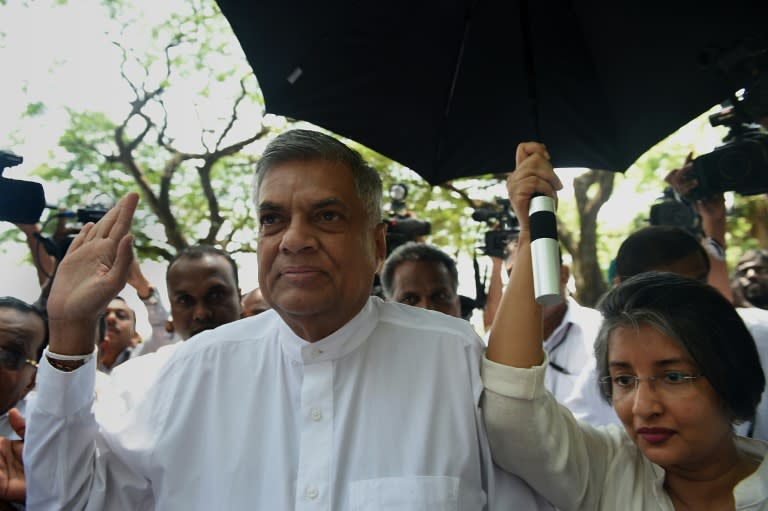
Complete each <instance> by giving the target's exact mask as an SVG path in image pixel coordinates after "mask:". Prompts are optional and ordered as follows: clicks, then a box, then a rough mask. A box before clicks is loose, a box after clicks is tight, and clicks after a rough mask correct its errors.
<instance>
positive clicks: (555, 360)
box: [484, 238, 601, 403]
mask: <svg viewBox="0 0 768 511" xmlns="http://www.w3.org/2000/svg"><path fill="white" fill-rule="evenodd" d="M516 256H517V238H512V239H510V240H509V241H508V242H507V247H506V257H505V259H504V260H503V266H502V261H501V260H500V259H498V258H492V259H493V260H494V263H493V271H494V273H495V276H492V278H491V283H490V285H489V288H488V302H487V304H486V308H485V311H484V320H485V322H486V324H487V325H488V327H487V328H488V329H489V330H490V328H491V325H492V322H493V317H494V316H495V315H496V310H497V308H498V305H499V301H500V299H501V287H502V280H501V276H500V275H499V274H500V272H501V270H502V268H503V271H505V272H506V273H507V275H509V272H511V271H512V267H513V266H514V264H515V257H516ZM569 278H570V269H569V268H568V266H567V265H565V264H563V263H562V260H561V261H560V295H561V296H562V298H563V300H562V301H561V302H560V303H558V304H555V305H544V306H542V308H541V314H542V321H543V327H544V332H543V336H544V346H543V347H544V351H545V352H546V353H547V358H548V360H549V370H548V371H547V372H546V373H545V377H544V385H545V387H546V388H547V390H549V391H550V392H551V393H552V395H553V396H555V399H557V400H558V402H560V403H564V402H565V400H566V398H567V397H568V396H569V395H570V393H571V392H572V390H573V385H574V384H575V383H576V380H577V378H578V376H579V374H580V373H581V371H582V370H583V368H584V367H586V366H587V365H589V361H590V360H591V359H593V358H594V356H593V354H592V342H593V341H594V339H595V337H596V336H597V331H598V329H599V328H600V322H601V317H600V313H599V312H597V311H596V310H594V309H591V308H589V307H583V306H582V305H580V304H579V303H578V302H577V301H576V300H575V299H574V298H573V297H572V296H570V294H569V292H568V279H569Z"/></svg>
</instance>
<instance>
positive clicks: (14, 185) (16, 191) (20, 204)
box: [0, 151, 45, 224]
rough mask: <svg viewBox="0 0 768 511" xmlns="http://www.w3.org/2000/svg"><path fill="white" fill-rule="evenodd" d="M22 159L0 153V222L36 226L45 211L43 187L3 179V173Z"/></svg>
mask: <svg viewBox="0 0 768 511" xmlns="http://www.w3.org/2000/svg"><path fill="white" fill-rule="evenodd" d="M23 161H24V158H23V157H21V156H19V155H18V154H14V153H12V152H10V151H0V221H3V220H5V221H7V222H13V223H14V224H36V223H37V222H38V221H39V220H40V215H42V214H43V210H44V209H45V194H44V192H43V185H41V184H40V183H33V182H31V181H20V180H18V179H9V178H7V177H3V175H2V174H3V171H4V170H5V169H6V168H8V167H15V166H16V165H19V164H20V163H21V162H23Z"/></svg>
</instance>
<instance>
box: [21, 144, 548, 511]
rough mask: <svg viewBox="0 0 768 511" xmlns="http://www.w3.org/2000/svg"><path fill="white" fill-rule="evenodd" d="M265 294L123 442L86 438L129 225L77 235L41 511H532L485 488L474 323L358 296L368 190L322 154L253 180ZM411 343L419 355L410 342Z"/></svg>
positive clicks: (31, 456) (66, 288)
mask: <svg viewBox="0 0 768 511" xmlns="http://www.w3.org/2000/svg"><path fill="white" fill-rule="evenodd" d="M254 196H255V198H256V207H257V210H258V215H259V225H260V228H259V244H258V250H259V252H258V255H259V287H260V288H261V290H262V293H263V294H264V297H265V298H266V300H267V302H268V303H269V304H270V305H272V307H273V309H272V310H270V311H267V312H265V313H262V314H259V315H258V316H255V317H253V318H247V319H245V320H243V321H238V322H235V323H231V324H229V325H226V326H223V327H221V328H218V329H216V330H213V331H208V332H205V333H203V334H200V336H198V337H197V338H196V339H195V341H194V342H190V343H183V345H181V346H180V347H179V348H178V349H177V350H176V351H175V353H174V354H173V356H172V357H171V359H170V360H169V361H168V363H166V364H165V365H164V366H163V368H162V370H161V374H160V375H159V376H158V381H160V380H162V382H163V385H162V386H159V385H158V386H156V387H155V388H153V389H152V392H151V393H148V394H147V396H146V398H145V399H144V400H143V401H142V402H141V403H139V404H138V405H137V406H136V407H134V408H133V410H132V413H131V414H130V415H129V416H128V417H127V419H126V420H125V421H121V422H122V423H121V424H120V425H119V426H115V428H113V429H110V428H109V427H104V428H102V429H98V428H97V424H96V422H95V421H94V419H93V416H92V414H91V413H90V412H89V410H90V405H91V403H92V400H93V373H94V371H93V364H94V362H93V360H92V358H91V357H92V346H91V344H90V343H89V342H88V339H89V338H92V332H93V329H94V328H95V324H96V317H97V313H98V310H99V309H101V308H103V307H104V306H105V305H106V303H107V302H108V301H109V299H110V298H111V296H112V295H114V293H115V290H117V289H119V288H120V287H121V286H122V284H123V281H124V278H125V274H126V271H127V268H128V265H129V264H130V260H131V247H130V243H131V238H130V236H129V235H128V234H127V233H128V232H129V229H130V221H131V217H132V215H133V210H134V208H135V206H136V201H137V197H136V196H135V195H133V194H131V195H129V196H127V197H126V198H124V199H123V200H122V201H121V202H120V203H119V204H118V206H117V207H116V208H114V209H113V210H112V211H110V212H109V213H108V214H107V215H106V216H105V217H104V218H103V219H102V221H100V222H99V223H98V224H96V225H95V226H87V227H86V228H84V229H83V231H82V233H81V234H80V236H79V237H78V238H77V239H76V240H75V241H74V242H73V243H72V247H71V248H70V252H69V254H68V255H67V257H66V258H65V259H64V261H62V263H61V266H60V268H59V274H58V275H57V279H56V283H55V285H54V289H53V290H52V291H51V296H50V298H49V302H48V306H49V315H50V323H51V344H50V349H49V350H47V351H46V355H45V356H44V357H43V362H42V364H41V368H40V375H39V391H38V394H39V397H38V405H37V406H36V407H34V411H33V414H32V419H31V420H30V424H29V426H28V428H27V451H26V453H25V455H26V459H25V463H26V470H27V475H28V479H27V481H28V490H29V492H28V495H29V496H28V503H29V504H30V505H31V506H32V505H34V506H35V509H73V510H76V509H93V510H96V509H155V508H157V509H185V510H195V509H200V510H209V509H233V510H236V509H279V510H290V509H328V510H331V509H333V510H341V511H344V510H348V509H382V508H390V509H403V510H408V509H459V510H470V509H478V510H479V509H484V508H485V507H486V506H488V507H491V506H494V504H496V503H497V502H498V501H495V500H494V499H495V497H496V492H497V491H498V489H497V487H498V486H499V485H501V484H503V485H505V486H506V488H507V494H506V495H507V497H508V498H509V499H510V500H509V501H507V502H505V508H506V509H513V508H517V509H526V510H527V509H536V508H537V506H538V504H537V502H536V498H537V497H536V496H535V495H534V494H533V493H532V491H531V490H530V488H528V487H527V486H525V485H524V484H523V483H522V482H520V481H519V480H518V479H507V480H503V479H502V478H501V477H497V473H496V472H495V470H494V469H493V466H492V463H491V458H490V452H489V448H488V444H487V439H486V435H485V431H484V428H483V423H482V420H481V416H480V413H479V409H478V402H479V397H480V394H481V392H482V387H481V383H480V378H479V359H480V354H481V343H480V340H479V339H478V337H477V335H476V334H475V333H474V332H473V331H472V329H471V327H470V326H469V324H468V323H467V322H465V321H461V320H458V319H455V318H449V317H447V316H442V315H436V314H431V313H428V312H426V311H422V310H419V309H416V308H413V307H403V306H400V305H397V304H391V303H385V302H382V301H381V300H379V299H378V298H375V297H370V296H369V293H370V290H371V285H372V283H373V277H374V274H375V272H376V270H377V269H378V268H379V266H380V265H381V263H382V261H383V258H384V254H385V237H384V234H385V232H384V231H385V228H384V224H383V223H382V221H381V219H382V215H381V210H380V205H381V182H380V180H379V177H378V175H377V174H376V172H375V171H373V170H372V169H371V168H370V167H368V166H367V165H366V164H365V163H364V161H363V160H362V158H361V157H360V155H359V154H357V153H356V152H354V151H352V150H350V149H349V148H348V147H346V146H345V145H343V144H341V143H340V142H338V141H336V140H335V139H333V138H331V137H328V136H326V135H323V134H320V133H317V132H310V131H304V130H294V131H289V132H286V133H283V134H282V135H280V136H279V137H277V138H276V139H275V140H274V141H273V142H272V143H270V145H269V146H268V147H267V149H266V150H265V152H264V154H263V156H262V158H261V159H260V160H259V164H258V167H257V177H256V180H255V190H254ZM416 341H418V342H416Z"/></svg>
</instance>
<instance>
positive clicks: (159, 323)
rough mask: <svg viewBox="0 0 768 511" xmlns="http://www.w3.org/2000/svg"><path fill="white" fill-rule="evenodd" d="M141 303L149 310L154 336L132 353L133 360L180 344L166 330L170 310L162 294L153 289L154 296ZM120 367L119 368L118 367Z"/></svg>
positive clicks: (175, 337) (148, 314)
mask: <svg viewBox="0 0 768 511" xmlns="http://www.w3.org/2000/svg"><path fill="white" fill-rule="evenodd" d="M141 302H142V303H143V304H144V307H146V308H147V319H148V320H149V325H150V326H151V327H152V334H151V335H150V337H149V339H146V340H145V341H144V342H142V343H141V344H139V345H138V346H136V348H134V350H133V351H132V352H131V358H136V357H138V356H141V355H146V354H148V353H154V352H156V351H157V350H159V349H160V348H162V347H163V346H169V345H171V344H174V343H176V342H179V338H178V337H177V336H176V334H175V333H173V332H170V333H169V332H167V331H166V330H165V322H166V321H168V310H167V309H166V308H165V305H163V302H162V301H161V299H160V293H158V291H157V289H155V288H152V294H151V295H150V297H149V298H146V299H142V300H141ZM118 367H119V366H118Z"/></svg>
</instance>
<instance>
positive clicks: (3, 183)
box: [0, 151, 112, 260]
mask: <svg viewBox="0 0 768 511" xmlns="http://www.w3.org/2000/svg"><path fill="white" fill-rule="evenodd" d="M23 161H24V158H23V157H21V156H19V155H17V154H14V153H12V152H10V151H0V221H6V222H12V223H14V224H36V223H38V222H39V221H40V217H41V216H42V214H43V210H44V209H46V208H49V209H54V210H57V212H56V213H55V214H53V215H51V216H50V217H49V218H48V219H47V220H46V221H45V224H44V225H43V229H45V225H47V223H48V222H49V221H51V219H52V218H76V219H77V222H78V223H79V224H81V225H82V224H85V223H88V222H94V223H95V222H98V221H99V220H100V219H101V217H103V216H104V215H105V214H106V213H107V211H109V209H110V208H111V207H112V204H111V199H109V200H107V201H97V200H93V201H91V202H90V203H89V204H88V205H86V206H83V207H81V208H78V209H77V210H75V211H59V208H57V207H56V206H49V205H47V204H46V202H45V192H44V190H43V185H41V184H40V183H33V182H31V181H21V180H17V179H8V178H6V177H3V176H2V173H3V171H4V170H5V169H6V168H8V167H15V166H16V165H19V164H20V163H22V162H23ZM79 230H80V228H79V227H70V228H69V229H68V234H65V235H62V236H61V237H58V236H54V237H51V238H48V237H44V236H42V235H38V236H39V241H40V242H41V243H42V244H43V246H44V247H45V250H46V252H48V253H49V254H50V255H52V256H54V257H56V258H57V259H59V260H60V259H62V258H63V257H64V254H66V252H67V249H68V248H69V244H70V243H71V242H72V240H73V239H74V235H75V234H76V233H77V232H79Z"/></svg>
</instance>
